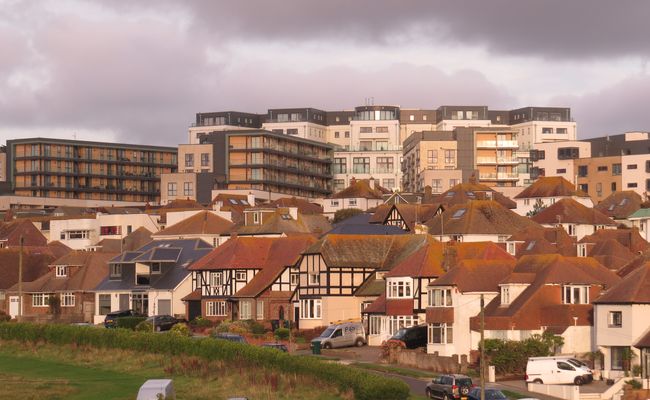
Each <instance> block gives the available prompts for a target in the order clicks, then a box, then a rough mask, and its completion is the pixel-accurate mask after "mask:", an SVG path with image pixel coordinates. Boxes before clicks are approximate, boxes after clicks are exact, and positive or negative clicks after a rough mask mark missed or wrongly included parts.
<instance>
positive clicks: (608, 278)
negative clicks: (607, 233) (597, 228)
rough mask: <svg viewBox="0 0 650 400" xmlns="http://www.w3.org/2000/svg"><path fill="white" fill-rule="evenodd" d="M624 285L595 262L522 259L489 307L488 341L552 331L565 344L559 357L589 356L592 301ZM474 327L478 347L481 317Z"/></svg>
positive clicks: (548, 256)
mask: <svg viewBox="0 0 650 400" xmlns="http://www.w3.org/2000/svg"><path fill="white" fill-rule="evenodd" d="M562 201H564V200H562ZM556 204H557V203H556ZM619 281H620V277H619V276H618V275H616V274H615V273H614V272H613V271H611V270H609V269H607V268H606V267H604V266H603V265H601V264H600V263H599V262H598V261H596V260H595V259H593V258H590V257H564V256H561V255H558V254H543V255H533V256H523V257H521V258H519V259H518V260H517V264H516V265H515V268H514V270H513V272H512V274H510V275H509V276H508V277H507V278H506V279H504V280H502V281H501V282H500V283H499V288H500V293H499V295H498V296H497V297H495V298H494V299H493V300H492V301H490V302H489V303H488V304H487V306H486V307H485V337H486V338H488V339H508V340H524V339H526V338H528V337H530V335H532V334H542V333H543V332H545V331H549V332H552V333H554V334H556V335H559V336H561V337H562V338H563V339H564V345H563V346H562V348H561V349H560V353H563V354H567V353H585V352H589V351H591V349H592V337H593V336H592V333H593V332H592V331H593V325H592V313H593V299H595V298H597V297H598V296H600V294H601V293H602V292H604V291H605V290H607V289H609V288H611V287H613V286H614V285H615V284H616V283H618V282H619ZM470 327H471V329H472V333H471V334H472V336H473V338H472V343H475V341H476V340H477V339H476V336H477V335H478V334H479V331H480V318H479V317H478V316H474V317H472V318H471V319H470Z"/></svg>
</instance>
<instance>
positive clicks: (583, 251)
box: [578, 243, 587, 257]
mask: <svg viewBox="0 0 650 400" xmlns="http://www.w3.org/2000/svg"><path fill="white" fill-rule="evenodd" d="M578 257H587V244H586V243H578Z"/></svg>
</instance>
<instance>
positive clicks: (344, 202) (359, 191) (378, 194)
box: [319, 178, 391, 219]
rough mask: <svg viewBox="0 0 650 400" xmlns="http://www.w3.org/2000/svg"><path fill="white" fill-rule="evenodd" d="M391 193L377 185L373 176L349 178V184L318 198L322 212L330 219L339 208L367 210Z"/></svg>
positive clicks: (379, 203) (377, 204) (381, 201)
mask: <svg viewBox="0 0 650 400" xmlns="http://www.w3.org/2000/svg"><path fill="white" fill-rule="evenodd" d="M389 193H391V191H390V190H388V189H385V188H383V187H381V186H379V182H375V179H374V178H370V179H355V178H352V179H350V186H348V187H347V188H345V189H343V190H341V191H339V192H337V193H334V194H333V195H332V196H330V197H329V198H326V199H320V200H319V202H320V203H321V205H322V206H323V213H324V214H325V216H326V217H328V218H330V219H332V218H334V214H335V213H336V212H337V211H339V210H344V209H346V208H358V209H360V210H362V211H368V210H370V209H372V208H375V207H377V206H379V205H381V204H383V203H384V199H383V196H384V195H385V194H389Z"/></svg>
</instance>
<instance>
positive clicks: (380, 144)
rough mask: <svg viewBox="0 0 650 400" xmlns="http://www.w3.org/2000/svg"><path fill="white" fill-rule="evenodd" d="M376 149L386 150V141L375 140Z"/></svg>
mask: <svg viewBox="0 0 650 400" xmlns="http://www.w3.org/2000/svg"><path fill="white" fill-rule="evenodd" d="M375 147H376V150H388V142H386V141H383V140H382V141H377V142H375Z"/></svg>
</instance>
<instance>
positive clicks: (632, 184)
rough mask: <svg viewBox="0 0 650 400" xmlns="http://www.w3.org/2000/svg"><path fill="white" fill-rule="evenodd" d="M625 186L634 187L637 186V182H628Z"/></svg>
mask: <svg viewBox="0 0 650 400" xmlns="http://www.w3.org/2000/svg"><path fill="white" fill-rule="evenodd" d="M627 187H628V188H635V187H637V184H636V182H630V183H628V184H627Z"/></svg>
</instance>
